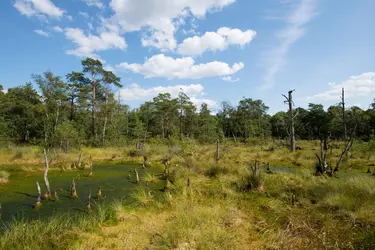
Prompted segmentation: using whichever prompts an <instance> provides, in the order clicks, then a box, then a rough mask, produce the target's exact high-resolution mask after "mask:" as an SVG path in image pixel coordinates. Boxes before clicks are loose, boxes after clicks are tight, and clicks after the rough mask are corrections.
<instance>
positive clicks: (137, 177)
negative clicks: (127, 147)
mask: <svg viewBox="0 0 375 250" xmlns="http://www.w3.org/2000/svg"><path fill="white" fill-rule="evenodd" d="M135 178H136V179H135V183H137V184H138V183H139V175H138V171H137V169H135Z"/></svg>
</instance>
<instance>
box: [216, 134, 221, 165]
mask: <svg viewBox="0 0 375 250" xmlns="http://www.w3.org/2000/svg"><path fill="white" fill-rule="evenodd" d="M219 160H220V152H219V139H217V140H216V162H219Z"/></svg>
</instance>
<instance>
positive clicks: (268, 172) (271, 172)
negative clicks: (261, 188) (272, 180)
mask: <svg viewBox="0 0 375 250" xmlns="http://www.w3.org/2000/svg"><path fill="white" fill-rule="evenodd" d="M266 173H267V174H273V171H272V170H271V166H270V163H267V169H266Z"/></svg>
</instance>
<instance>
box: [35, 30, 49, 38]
mask: <svg viewBox="0 0 375 250" xmlns="http://www.w3.org/2000/svg"><path fill="white" fill-rule="evenodd" d="M34 32H35V33H37V34H38V35H41V36H44V37H49V34H48V33H47V32H44V31H43V30H34Z"/></svg>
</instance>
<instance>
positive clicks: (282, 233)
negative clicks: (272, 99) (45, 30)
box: [0, 58, 375, 249]
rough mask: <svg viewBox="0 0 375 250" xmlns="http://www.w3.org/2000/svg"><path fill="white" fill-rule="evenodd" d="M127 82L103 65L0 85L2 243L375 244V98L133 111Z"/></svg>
mask: <svg viewBox="0 0 375 250" xmlns="http://www.w3.org/2000/svg"><path fill="white" fill-rule="evenodd" d="M121 87H122V86H121V79H120V78H119V77H117V76H116V75H115V74H114V73H113V72H111V71H107V70H105V69H104V67H103V65H102V63H101V61H99V60H95V59H92V58H86V59H84V60H82V70H81V71H79V72H75V71H74V72H70V73H67V74H66V75H65V76H56V75H55V74H54V73H53V72H50V71H47V72H44V73H43V74H35V75H32V77H31V79H30V82H27V83H26V84H24V85H21V86H19V87H14V88H9V89H7V91H3V87H2V86H1V85H0V248H1V249H52V248H53V249H67V248H68V249H374V247H375V240H374V239H375V219H374V216H373V214H374V212H375V199H374V198H375V191H374V190H375V177H374V176H375V167H374V166H375V159H373V157H372V153H373V151H374V150H375V138H374V135H375V132H374V131H375V102H374V103H371V104H369V108H368V109H367V110H363V109H361V108H359V107H356V106H352V107H345V105H346V103H345V94H344V89H343V90H342V95H341V97H340V96H338V100H337V104H336V105H333V106H330V107H328V109H325V108H324V107H323V105H321V104H317V103H310V104H309V105H308V108H307V109H305V108H301V107H296V106H295V105H298V103H296V104H295V103H294V102H293V100H292V94H293V95H294V96H298V91H289V92H286V93H280V106H279V107H278V109H279V110H285V111H279V112H277V113H275V114H273V115H270V114H269V112H268V111H269V107H268V106H267V105H266V104H265V103H264V102H263V101H262V100H254V99H252V98H250V97H243V98H242V99H241V100H240V101H239V103H238V104H236V105H232V104H230V103H228V102H222V103H221V104H220V105H219V107H218V109H217V110H216V111H215V112H213V111H212V110H210V109H209V107H208V106H207V104H205V103H203V104H202V105H201V106H199V107H197V106H196V105H195V104H194V103H193V101H192V99H191V98H190V97H189V96H187V95H186V94H185V93H184V92H183V90H181V92H180V93H179V95H178V96H177V97H173V96H171V94H170V93H161V94H159V95H158V96H156V97H154V98H153V99H152V100H151V101H147V102H145V103H143V104H141V105H140V106H139V107H137V108H130V106H128V105H127V104H125V103H124V102H123V101H121V96H119V91H118V90H119V88H121ZM43 183H44V185H43ZM44 192H45V194H43V193H44ZM343 236H345V237H343Z"/></svg>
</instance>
